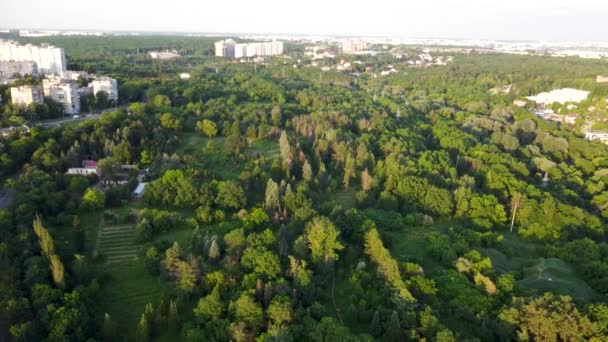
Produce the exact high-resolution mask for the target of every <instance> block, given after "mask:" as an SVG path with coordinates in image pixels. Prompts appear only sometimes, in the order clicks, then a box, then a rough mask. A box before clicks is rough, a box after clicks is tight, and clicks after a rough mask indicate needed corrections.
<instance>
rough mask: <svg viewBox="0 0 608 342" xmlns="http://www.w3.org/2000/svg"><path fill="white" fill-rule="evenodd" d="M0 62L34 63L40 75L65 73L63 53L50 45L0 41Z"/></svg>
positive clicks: (60, 49)
mask: <svg viewBox="0 0 608 342" xmlns="http://www.w3.org/2000/svg"><path fill="white" fill-rule="evenodd" d="M0 61H7V62H8V61H15V62H35V63H36V65H37V66H38V72H40V73H42V74H46V75H49V74H56V75H61V74H63V73H64V72H65V71H66V60H65V51H64V50H63V49H62V48H58V47H55V46H52V45H47V44H42V45H31V44H27V45H21V44H19V43H17V42H14V41H7V40H0Z"/></svg>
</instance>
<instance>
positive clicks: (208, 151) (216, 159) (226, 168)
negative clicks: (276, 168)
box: [175, 133, 279, 179]
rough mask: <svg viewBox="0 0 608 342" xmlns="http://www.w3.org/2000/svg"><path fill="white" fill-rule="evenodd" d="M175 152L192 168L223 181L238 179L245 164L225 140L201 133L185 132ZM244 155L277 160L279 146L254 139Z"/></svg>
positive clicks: (243, 150)
mask: <svg viewBox="0 0 608 342" xmlns="http://www.w3.org/2000/svg"><path fill="white" fill-rule="evenodd" d="M175 153H176V154H177V155H178V156H180V157H183V160H184V162H185V163H186V165H188V166H189V167H193V168H195V169H201V170H205V171H207V172H209V173H210V174H211V175H212V176H214V177H216V178H221V179H238V178H239V176H240V173H239V172H238V170H241V169H242V167H243V165H242V163H243V162H242V161H241V160H239V159H238V158H237V157H236V156H234V154H233V153H232V151H230V150H229V149H228V147H227V146H226V138H225V137H214V138H207V137H204V136H202V135H201V134H200V133H185V134H184V135H183V139H182V142H181V144H180V146H179V147H178V148H177V149H176V151H175ZM241 154H242V155H244V156H254V155H264V156H265V157H266V158H270V159H272V158H278V155H279V147H278V144H277V142H276V141H270V140H254V141H252V142H251V144H250V146H249V147H244V148H242V149H241Z"/></svg>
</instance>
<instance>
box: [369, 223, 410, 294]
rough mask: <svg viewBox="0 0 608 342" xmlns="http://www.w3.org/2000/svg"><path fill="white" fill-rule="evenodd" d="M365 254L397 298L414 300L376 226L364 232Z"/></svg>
mask: <svg viewBox="0 0 608 342" xmlns="http://www.w3.org/2000/svg"><path fill="white" fill-rule="evenodd" d="M365 254H367V255H368V256H369V257H370V259H371V260H372V261H373V262H374V263H375V264H376V265H377V266H378V271H379V273H380V274H382V276H384V278H385V279H386V281H387V282H388V283H389V284H390V285H391V286H392V288H393V290H394V291H395V294H396V295H397V298H399V299H400V300H403V301H405V302H414V301H415V299H414V296H412V294H411V293H410V291H409V290H408V289H407V287H406V284H405V282H404V281H403V279H402V278H401V273H400V271H399V264H398V263H397V261H396V260H395V259H393V258H392V257H391V254H390V252H389V250H388V249H386V248H385V247H384V244H383V243H382V239H380V234H379V233H378V230H377V229H376V228H372V229H370V230H369V231H367V233H365Z"/></svg>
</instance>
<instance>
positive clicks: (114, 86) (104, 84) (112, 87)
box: [90, 76, 118, 101]
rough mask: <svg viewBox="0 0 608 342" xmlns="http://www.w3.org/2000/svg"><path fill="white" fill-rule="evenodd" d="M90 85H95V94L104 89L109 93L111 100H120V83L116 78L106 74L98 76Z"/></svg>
mask: <svg viewBox="0 0 608 342" xmlns="http://www.w3.org/2000/svg"><path fill="white" fill-rule="evenodd" d="M90 86H92V87H93V94H94V95H97V93H98V92H100V91H103V92H105V93H106V94H108V99H109V100H112V101H118V83H117V82H116V80H115V79H113V78H110V77H105V76H104V77H97V78H95V79H94V80H93V81H92V82H91V84H90Z"/></svg>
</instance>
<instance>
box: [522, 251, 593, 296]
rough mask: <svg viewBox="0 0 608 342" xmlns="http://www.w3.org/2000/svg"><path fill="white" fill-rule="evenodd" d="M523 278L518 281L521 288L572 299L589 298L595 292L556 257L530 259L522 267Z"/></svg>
mask: <svg viewBox="0 0 608 342" xmlns="http://www.w3.org/2000/svg"><path fill="white" fill-rule="evenodd" d="M523 273H524V278H523V279H522V280H520V281H519V282H518V284H519V285H521V287H522V288H525V289H527V290H528V289H529V290H532V292H536V293H543V292H547V291H550V292H554V293H559V294H567V295H569V296H571V297H572V298H574V299H580V300H590V299H592V298H594V297H595V296H597V293H596V292H595V291H594V290H593V289H592V288H590V287H589V285H587V283H585V282H584V281H582V280H580V279H579V278H578V277H577V276H576V274H575V272H574V269H573V268H572V267H571V266H570V265H568V264H567V263H566V262H564V261H562V260H560V259H557V258H538V259H534V260H530V261H529V262H528V265H527V267H524V269H523Z"/></svg>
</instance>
